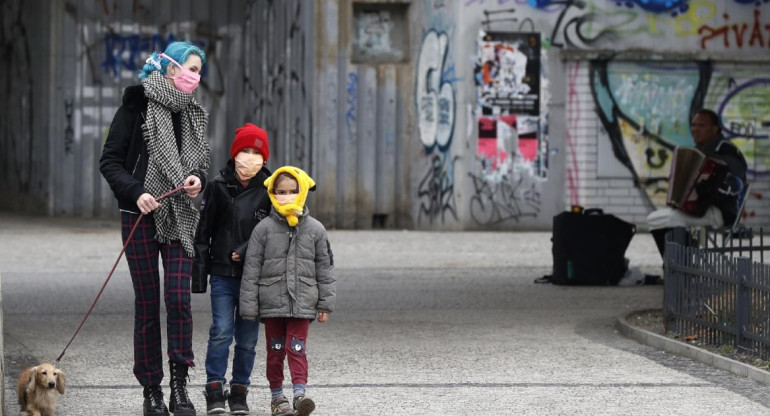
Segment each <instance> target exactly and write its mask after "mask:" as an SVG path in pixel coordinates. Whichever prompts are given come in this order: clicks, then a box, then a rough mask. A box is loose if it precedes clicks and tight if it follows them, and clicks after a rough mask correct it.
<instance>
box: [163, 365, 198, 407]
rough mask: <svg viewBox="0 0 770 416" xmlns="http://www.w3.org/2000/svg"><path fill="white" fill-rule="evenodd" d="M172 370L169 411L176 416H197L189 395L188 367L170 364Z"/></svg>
mask: <svg viewBox="0 0 770 416" xmlns="http://www.w3.org/2000/svg"><path fill="white" fill-rule="evenodd" d="M168 365H169V368H171V399H170V400H169V402H168V407H169V410H171V413H173V414H174V415H175V416H195V406H193V404H192V402H191V401H190V396H188V395H187V369H188V368H189V367H187V366H186V365H184V364H179V363H172V362H169V363H168Z"/></svg>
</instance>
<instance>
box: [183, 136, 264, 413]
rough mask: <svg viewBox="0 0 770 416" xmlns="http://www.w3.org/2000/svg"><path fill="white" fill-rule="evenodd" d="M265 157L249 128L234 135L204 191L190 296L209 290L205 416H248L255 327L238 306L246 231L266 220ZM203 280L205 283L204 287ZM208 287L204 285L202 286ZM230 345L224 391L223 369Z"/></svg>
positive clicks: (260, 138)
mask: <svg viewBox="0 0 770 416" xmlns="http://www.w3.org/2000/svg"><path fill="white" fill-rule="evenodd" d="M268 157H270V147H269V145H268V140H267V133H266V132H265V131H264V130H263V129H261V128H259V127H257V126H255V125H254V124H251V123H246V124H244V125H243V127H240V128H239V129H237V130H236V131H235V140H233V144H232V146H230V160H228V162H227V166H225V167H224V168H223V169H222V170H220V171H219V175H217V176H216V177H215V178H214V179H213V180H212V181H211V183H210V184H209V186H207V187H206V190H205V192H204V194H203V201H202V203H201V221H200V223H199V225H198V233H197V235H196V237H195V249H196V252H197V253H196V257H195V268H194V269H193V289H192V290H193V292H194V293H195V292H199V293H203V292H205V291H206V289H207V287H208V284H210V285H211V314H212V320H211V329H210V330H209V341H208V348H207V350H206V388H205V392H204V394H205V397H206V414H209V415H215V414H224V413H226V412H227V411H228V409H227V408H226V407H229V411H230V414H231V415H245V414H249V406H248V405H247V404H246V395H247V394H248V389H249V386H250V385H251V370H252V368H253V367H254V357H255V355H256V347H257V339H258V338H259V322H254V321H247V320H245V319H242V318H241V317H240V314H239V308H238V302H239V296H240V290H241V276H242V274H243V258H244V256H245V255H246V246H247V244H248V242H249V237H250V236H251V231H252V230H253V229H254V227H255V226H256V225H257V224H258V223H259V222H260V221H261V220H262V219H263V218H265V217H267V216H268V215H269V214H270V197H269V196H268V195H267V188H266V187H265V184H264V182H265V180H266V179H267V178H268V177H269V176H270V174H271V173H270V171H269V170H268V169H267V168H266V167H265V163H266V162H267V159H268ZM207 277H208V282H207V281H206V280H207V279H206V278H207ZM207 283H208V284H207ZM233 340H235V348H234V349H233V357H232V373H231V377H230V389H229V394H228V390H227V389H225V387H226V386H227V379H226V377H225V376H226V373H227V367H228V361H229V355H230V354H229V353H230V345H231V344H232V343H233Z"/></svg>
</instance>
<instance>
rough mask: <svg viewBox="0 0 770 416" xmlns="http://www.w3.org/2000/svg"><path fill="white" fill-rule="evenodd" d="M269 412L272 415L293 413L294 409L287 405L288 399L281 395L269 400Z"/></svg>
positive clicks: (288, 415)
mask: <svg viewBox="0 0 770 416" xmlns="http://www.w3.org/2000/svg"><path fill="white" fill-rule="evenodd" d="M270 412H271V413H272V415H273V416H292V415H294V411H293V410H291V406H290V405H289V399H287V398H286V397H283V396H281V397H279V398H277V399H273V400H272V401H271V402H270Z"/></svg>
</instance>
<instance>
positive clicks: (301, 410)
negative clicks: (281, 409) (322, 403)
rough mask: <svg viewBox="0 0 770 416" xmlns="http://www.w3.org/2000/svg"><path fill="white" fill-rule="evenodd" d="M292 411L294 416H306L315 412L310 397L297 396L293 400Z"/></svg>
mask: <svg viewBox="0 0 770 416" xmlns="http://www.w3.org/2000/svg"><path fill="white" fill-rule="evenodd" d="M294 410H295V413H294V414H295V415H296V416H308V415H309V414H311V413H313V410H315V403H313V399H311V398H310V397H305V396H297V397H295V398H294Z"/></svg>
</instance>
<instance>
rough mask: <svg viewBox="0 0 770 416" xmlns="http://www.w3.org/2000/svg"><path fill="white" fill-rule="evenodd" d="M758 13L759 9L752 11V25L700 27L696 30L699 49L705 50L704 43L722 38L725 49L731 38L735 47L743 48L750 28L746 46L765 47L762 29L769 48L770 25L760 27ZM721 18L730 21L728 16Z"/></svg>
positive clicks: (734, 24)
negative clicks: (766, 37)
mask: <svg viewBox="0 0 770 416" xmlns="http://www.w3.org/2000/svg"><path fill="white" fill-rule="evenodd" d="M759 15H760V11H759V9H754V22H753V23H752V24H749V23H733V24H729V23H727V24H725V25H723V26H717V27H712V26H709V25H702V26H701V27H700V28H698V34H699V35H701V36H702V37H701V40H700V48H701V49H706V43H707V42H709V41H711V40H713V39H717V38H719V37H721V38H722V43H723V45H724V47H725V48H729V47H730V38H731V37H732V38H733V40H734V41H735V45H736V46H737V47H738V48H739V49H741V48H743V45H744V43H745V41H746V33H747V31H748V29H749V27H751V32H750V33H751V35H750V36H751V37H750V38H749V42H748V45H749V46H761V47H765V38H764V37H763V34H762V29H763V28H764V30H766V31H767V32H768V34H767V36H768V46H770V24H765V25H764V27H763V26H762V23H761V22H760V19H759ZM722 17H724V19H725V21H728V20H730V15H729V14H727V13H725V14H724V15H723V16H722ZM731 33H732V34H733V36H730V34H731Z"/></svg>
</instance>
